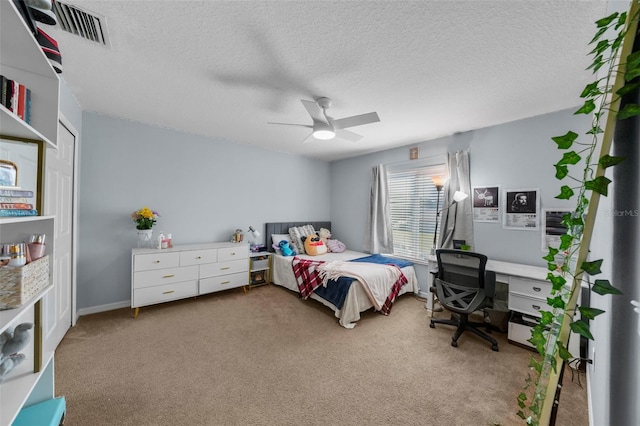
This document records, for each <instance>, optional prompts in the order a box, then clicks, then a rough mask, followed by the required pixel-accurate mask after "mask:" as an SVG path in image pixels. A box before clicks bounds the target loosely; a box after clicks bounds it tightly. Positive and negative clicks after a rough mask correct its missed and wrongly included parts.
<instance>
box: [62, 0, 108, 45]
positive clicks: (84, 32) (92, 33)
mask: <svg viewBox="0 0 640 426" xmlns="http://www.w3.org/2000/svg"><path fill="white" fill-rule="evenodd" d="M53 11H54V13H55V14H56V16H57V18H58V25H59V26H60V28H62V29H63V30H65V31H67V32H69V33H71V34H75V35H77V36H79V37H82V38H84V39H85V40H89V41H92V42H94V43H98V44H101V45H103V46H106V47H111V46H110V44H109V37H108V35H107V27H106V23H105V18H104V16H99V15H96V14H94V13H89V12H87V11H85V10H82V9H81V8H79V7H77V6H72V5H70V4H66V3H62V2H59V1H54V2H53Z"/></svg>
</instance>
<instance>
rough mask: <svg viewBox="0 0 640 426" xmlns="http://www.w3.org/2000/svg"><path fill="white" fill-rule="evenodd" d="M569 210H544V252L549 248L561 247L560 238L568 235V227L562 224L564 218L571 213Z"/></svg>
mask: <svg viewBox="0 0 640 426" xmlns="http://www.w3.org/2000/svg"><path fill="white" fill-rule="evenodd" d="M570 211H571V210H569V209H543V210H542V251H543V252H546V251H547V250H548V249H549V247H553V248H555V249H557V248H558V247H560V237H561V236H563V235H564V234H566V233H567V226H566V225H565V224H564V223H562V218H563V217H564V216H565V215H566V214H567V213H569V212H570Z"/></svg>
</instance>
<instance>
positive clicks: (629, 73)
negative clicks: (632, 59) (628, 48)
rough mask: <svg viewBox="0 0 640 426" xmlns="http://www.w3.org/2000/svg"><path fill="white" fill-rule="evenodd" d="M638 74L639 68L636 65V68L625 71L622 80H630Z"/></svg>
mask: <svg viewBox="0 0 640 426" xmlns="http://www.w3.org/2000/svg"><path fill="white" fill-rule="evenodd" d="M639 75H640V68H638V67H636V68H631V69H627V72H625V73H624V80H625V81H631V80H633V79H634V78H636V77H637V76H639Z"/></svg>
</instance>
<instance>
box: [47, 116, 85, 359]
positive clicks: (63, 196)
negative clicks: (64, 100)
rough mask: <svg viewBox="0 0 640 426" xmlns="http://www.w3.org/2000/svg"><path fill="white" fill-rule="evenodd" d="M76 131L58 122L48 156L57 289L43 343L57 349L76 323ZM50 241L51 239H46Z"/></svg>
mask: <svg viewBox="0 0 640 426" xmlns="http://www.w3.org/2000/svg"><path fill="white" fill-rule="evenodd" d="M76 135H77V132H76V131H75V129H73V127H71V126H70V125H69V124H68V123H67V121H66V120H64V118H61V120H60V121H59V123H58V149H53V148H48V149H47V155H46V177H45V186H46V190H45V200H44V213H45V214H46V215H55V216H56V222H55V235H53V239H54V241H53V242H54V243H55V252H54V253H53V262H54V269H53V270H54V277H53V282H54V290H53V291H52V292H51V293H49V294H48V295H47V296H46V298H45V299H44V304H43V305H44V306H43V307H44V309H43V316H44V318H43V319H44V321H43V341H44V348H45V350H55V348H56V347H57V346H58V344H59V343H60V341H61V340H62V338H63V337H64V335H65V333H66V332H67V330H68V329H69V327H71V325H72V323H73V322H75V315H74V314H73V312H74V305H75V267H74V265H75V255H74V252H75V251H74V242H75V238H74V224H75V220H74V219H75V201H74V200H75V170H76V153H77V151H76ZM47 238H49V236H48V237H47Z"/></svg>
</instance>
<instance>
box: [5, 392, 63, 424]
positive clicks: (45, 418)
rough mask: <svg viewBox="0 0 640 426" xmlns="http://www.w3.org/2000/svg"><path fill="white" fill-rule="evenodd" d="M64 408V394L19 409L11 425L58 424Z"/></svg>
mask: <svg viewBox="0 0 640 426" xmlns="http://www.w3.org/2000/svg"><path fill="white" fill-rule="evenodd" d="M66 408H67V403H66V401H65V399H64V396H61V397H58V398H53V399H49V400H47V401H44V402H39V403H38V404H33V405H31V406H29V407H25V408H23V409H22V410H20V413H18V416H17V417H16V420H15V421H14V422H13V426H58V425H60V424H62V419H63V418H64V412H65V410H66Z"/></svg>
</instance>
